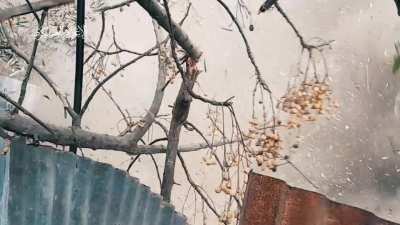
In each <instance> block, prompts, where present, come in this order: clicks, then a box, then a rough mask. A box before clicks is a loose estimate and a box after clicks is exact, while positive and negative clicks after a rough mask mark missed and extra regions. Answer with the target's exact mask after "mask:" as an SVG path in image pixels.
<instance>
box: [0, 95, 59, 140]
mask: <svg viewBox="0 0 400 225" xmlns="http://www.w3.org/2000/svg"><path fill="white" fill-rule="evenodd" d="M0 97H2V98H4V99H5V100H6V101H7V102H9V103H11V104H12V105H14V106H15V107H16V108H17V109H19V110H21V111H22V112H23V113H25V114H26V115H27V116H29V117H31V118H32V119H33V120H34V121H36V122H37V123H38V124H40V126H42V127H43V128H45V129H46V130H47V131H48V132H49V133H50V134H54V132H53V131H52V130H51V129H50V128H49V127H48V126H47V125H46V124H45V123H44V122H42V121H41V120H40V119H39V118H37V117H36V116H35V115H33V114H32V113H31V112H29V111H28V110H27V109H25V108H24V107H23V106H22V105H20V104H18V103H17V102H15V101H14V100H12V99H11V98H10V97H9V96H8V95H7V94H5V93H3V92H1V91H0Z"/></svg>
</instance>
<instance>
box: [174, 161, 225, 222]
mask: <svg viewBox="0 0 400 225" xmlns="http://www.w3.org/2000/svg"><path fill="white" fill-rule="evenodd" d="M178 157H179V160H180V162H181V165H182V167H183V170H184V171H185V175H186V178H187V180H188V182H189V184H190V185H191V186H192V187H193V188H194V190H196V192H197V193H198V194H199V195H200V197H201V198H202V199H203V201H204V202H205V203H206V205H207V206H208V208H209V209H210V210H211V211H212V212H213V213H214V214H215V216H217V217H218V218H219V217H220V215H219V213H218V212H217V210H216V209H215V207H214V206H213V205H212V204H211V202H210V200H209V199H208V198H207V197H206V196H205V195H204V193H203V192H202V191H201V189H200V187H199V185H197V184H196V183H195V182H194V181H193V179H192V177H191V176H190V173H189V170H188V168H187V166H186V163H185V161H184V159H183V157H182V156H181V154H180V153H178Z"/></svg>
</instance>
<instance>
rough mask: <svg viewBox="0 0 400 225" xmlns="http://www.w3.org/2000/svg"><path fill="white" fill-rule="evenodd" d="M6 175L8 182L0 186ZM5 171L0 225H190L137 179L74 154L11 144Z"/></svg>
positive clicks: (0, 160) (0, 165) (0, 163)
mask: <svg viewBox="0 0 400 225" xmlns="http://www.w3.org/2000/svg"><path fill="white" fill-rule="evenodd" d="M7 161H9V165H10V167H9V169H6V168H5V165H6V163H5V162H7ZM1 168H4V171H3V170H1ZM7 170H9V171H8V172H9V182H2V181H3V180H4V177H5V176H4V175H2V174H6V173H7ZM2 171H3V173H1V174H0V184H2V186H3V187H8V189H9V192H8V194H6V197H8V201H6V203H7V204H6V205H7V206H8V209H7V207H2V208H1V209H0V212H3V213H2V214H0V225H27V224H29V225H185V224H186V219H185V217H184V216H183V215H180V214H178V213H177V212H176V211H175V210H174V207H173V206H172V205H170V204H167V203H165V202H163V201H162V200H161V197H160V196H159V195H157V194H154V193H152V192H151V191H150V189H149V188H148V187H146V186H144V185H142V184H140V183H139V181H138V180H137V179H136V178H132V177H130V176H128V175H127V174H126V173H125V172H123V171H121V170H118V169H115V168H113V167H111V166H110V165H107V164H103V163H99V162H95V161H92V160H89V159H85V158H81V157H78V156H75V155H73V154H71V153H67V152H61V151H57V150H55V149H52V148H44V147H40V148H38V147H33V146H27V145H25V144H24V143H22V142H13V143H12V146H11V152H10V154H9V159H8V160H7V159H6V158H4V159H3V158H0V172H2ZM0 187H1V186H0ZM3 196H4V194H3Z"/></svg>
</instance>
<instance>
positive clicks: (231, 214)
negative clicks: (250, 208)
mask: <svg viewBox="0 0 400 225" xmlns="http://www.w3.org/2000/svg"><path fill="white" fill-rule="evenodd" d="M238 217H239V212H238V211H233V210H225V211H224V212H223V214H222V216H221V217H220V218H219V222H220V224H234V223H235V221H236V220H237V219H238Z"/></svg>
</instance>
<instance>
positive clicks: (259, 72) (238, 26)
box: [217, 0, 271, 93]
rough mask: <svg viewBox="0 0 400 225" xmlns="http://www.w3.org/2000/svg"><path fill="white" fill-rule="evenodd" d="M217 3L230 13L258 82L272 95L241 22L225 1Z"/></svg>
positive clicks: (220, 0)
mask: <svg viewBox="0 0 400 225" xmlns="http://www.w3.org/2000/svg"><path fill="white" fill-rule="evenodd" d="M217 2H218V3H219V4H220V5H221V6H222V7H223V8H224V9H225V11H226V12H227V13H228V15H229V16H230V17H231V19H232V21H233V22H234V23H235V25H236V27H237V29H238V30H239V33H240V35H241V36H242V39H243V42H244V44H245V45H246V51H247V55H248V57H249V59H250V62H251V64H252V65H253V67H254V70H255V73H256V76H257V80H258V82H259V83H260V84H261V86H262V87H263V88H264V89H265V90H266V91H268V92H269V93H271V89H270V88H269V86H268V84H267V82H266V81H265V80H264V78H263V77H262V75H261V71H260V69H259V68H258V65H257V63H256V60H255V59H254V56H253V52H252V51H251V48H250V44H249V41H248V40H247V37H246V35H245V34H244V32H243V30H242V27H241V26H240V24H239V22H238V21H237V20H236V17H235V15H233V13H232V11H231V10H230V9H229V7H228V6H227V5H226V4H225V2H224V1H222V0H217Z"/></svg>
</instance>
